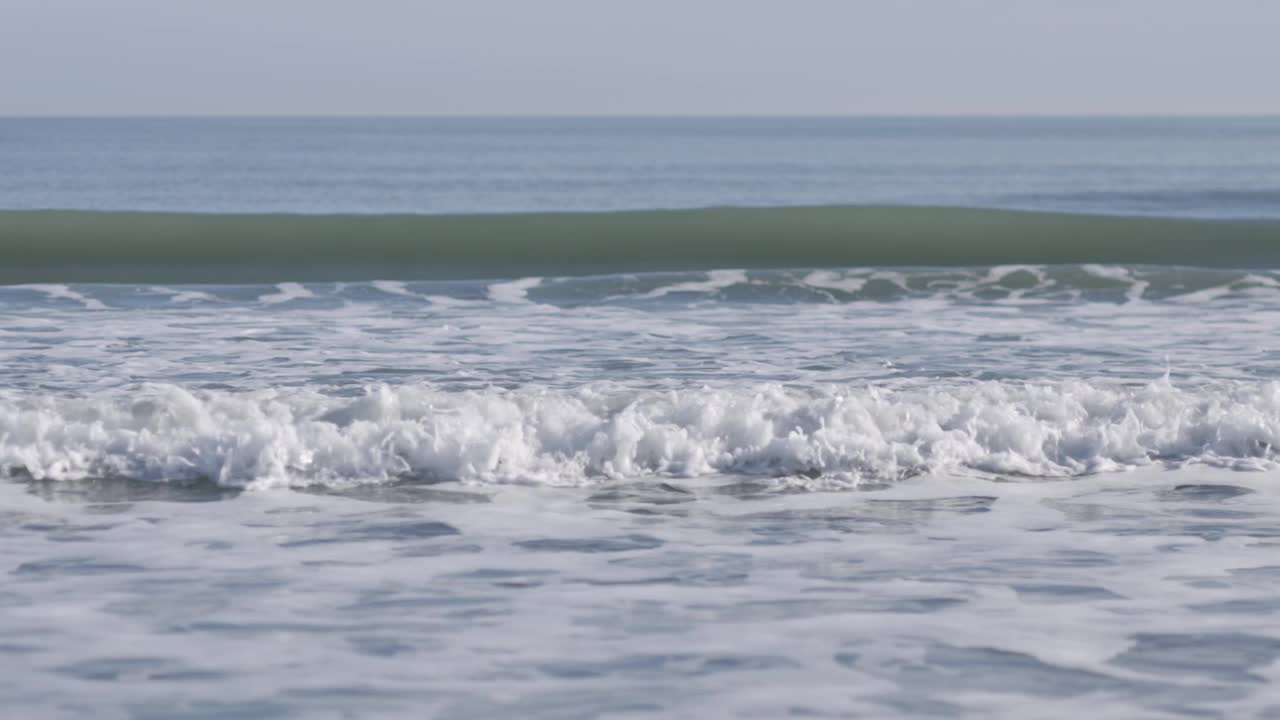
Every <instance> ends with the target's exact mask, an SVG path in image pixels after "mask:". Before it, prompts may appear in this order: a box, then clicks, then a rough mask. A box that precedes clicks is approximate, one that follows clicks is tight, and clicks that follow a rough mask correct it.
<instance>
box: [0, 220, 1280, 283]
mask: <svg viewBox="0 0 1280 720" xmlns="http://www.w3.org/2000/svg"><path fill="white" fill-rule="evenodd" d="M0 237H3V238H4V242H3V244H0V283H6V284H21V283H73V282H80V283H277V282H289V281H294V282H302V281H326V280H383V281H403V280H426V279H437V280H439V279H462V278H516V277H541V276H562V275H584V274H612V273H637V272H657V271H690V270H709V269H715V268H744V269H760V268H799V267H804V268H832V267H884V266H902V267H909V266H938V267H941V266H949V267H955V266H999V265H1009V264H1039V265H1056V264H1087V263H1094V264H1110V265H1117V264H1130V265H1132V264H1138V265H1183V266H1198V267H1237V268H1241V267H1248V268H1257V267H1280V222H1277V221H1267V220H1185V219H1181V220H1180V219H1162V218H1149V217H1120V216H1103V215H1076V214H1061V213H1045V212H1023V211H1013V210H983V209H965V208H928V207H859V206H832V207H807V208H805V207H799V208H797V207H785V208H709V209H701V210H646V211H634V212H608V213H544V214H537V213H534V214H498V215H202V214H181V213H140V212H83V211H63V210H51V211H0Z"/></svg>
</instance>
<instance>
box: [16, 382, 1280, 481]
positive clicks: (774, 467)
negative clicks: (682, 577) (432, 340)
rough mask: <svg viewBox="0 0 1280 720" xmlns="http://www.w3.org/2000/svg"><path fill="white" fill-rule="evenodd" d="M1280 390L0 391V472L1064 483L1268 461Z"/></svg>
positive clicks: (1256, 386)
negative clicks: (975, 477)
mask: <svg viewBox="0 0 1280 720" xmlns="http://www.w3.org/2000/svg"><path fill="white" fill-rule="evenodd" d="M1278 442H1280V384H1277V383H1273V382H1266V383H1235V384H1226V385H1217V386H1212V387H1200V388H1180V387H1176V386H1173V385H1171V384H1169V383H1168V382H1167V381H1159V382H1155V383H1152V384H1149V385H1147V386H1144V387H1128V386H1121V385H1104V384H1090V383H1086V382H1065V383H1043V384H1021V383H1010V382H988V383H980V384H970V385H964V384H960V385H956V386H951V387H936V386H935V387H921V388H916V389H896V390H890V389H881V388H876V387H854V386H827V387H821V388H809V389H795V388H788V387H783V386H777V385H767V386H760V387H757V388H753V389H743V388H736V389H714V388H694V389H686V390H679V391H656V390H624V389H618V388H611V387H583V388H579V389H577V390H571V391H557V390H549V389H533V388H525V389H520V390H513V391H506V390H497V389H495V390H487V391H469V392H446V391H441V390H437V389H434V388H432V387H430V386H416V385H408V386H399V387H392V386H387V385H378V386H372V387H369V388H367V390H366V392H365V394H364V395H363V396H361V397H357V398H340V397H333V396H329V395H325V394H322V393H319V392H315V391H312V390H283V389H272V390H265V391H257V392H228V391H191V390H187V389H184V388H182V387H179V386H176V385H162V384H157V385H147V386H143V387H141V388H139V389H137V390H136V392H131V393H130V394H128V395H127V396H126V395H120V396H117V397H94V398H66V397H55V396H32V395H19V394H15V393H13V392H9V393H8V394H5V395H3V396H0V467H2V468H4V472H6V473H8V474H9V475H11V476H23V477H30V478H35V479H40V480H51V481H57V480H75V479H84V478H94V477H128V478H134V479H144V480H155V481H166V480H190V479H210V480H213V481H216V482H218V483H220V484H223V485H227V486H233V487H244V486H276V485H286V486H288V485H310V484H329V485H332V484H345V483H357V482H385V481H389V480H397V479H403V478H406V477H407V478H417V479H424V480H432V481H440V480H460V481H464V482H469V483H499V482H518V483H535V484H553V485H584V484H593V483H597V482H601V481H610V480H627V479H641V478H646V477H668V478H689V477H699V476H714V475H724V474H734V475H750V476H760V477H774V478H788V479H791V480H794V481H799V482H801V483H802V484H803V483H806V482H808V483H811V484H813V485H814V486H815V487H816V486H821V487H833V486H855V485H857V484H859V483H865V482H874V483H880V482H891V481H895V480H898V479H901V478H904V477H909V476H914V475H920V474H932V473H961V474H974V473H980V474H994V475H1017V476H1029V477H1062V476H1075V475H1082V474H1089V473H1097V472H1108V471H1123V470H1126V469H1130V468H1136V467H1142V466H1149V465H1153V464H1162V463H1163V464H1169V465H1179V464H1185V463H1206V464H1211V465H1215V466H1222V467H1231V468H1239V469H1266V468H1273V467H1276V465H1277V462H1276V461H1277V454H1276V452H1275V450H1274V448H1275V447H1276V445H1277V443H1278Z"/></svg>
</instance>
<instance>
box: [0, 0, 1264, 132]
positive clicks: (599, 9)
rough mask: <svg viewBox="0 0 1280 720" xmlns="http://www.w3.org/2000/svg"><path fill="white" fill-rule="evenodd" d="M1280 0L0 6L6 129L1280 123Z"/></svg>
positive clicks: (259, 1) (117, 0)
mask: <svg viewBox="0 0 1280 720" xmlns="http://www.w3.org/2000/svg"><path fill="white" fill-rule="evenodd" d="M1278 33H1280V1H1277V0H787V1H782V0H457V1H446V0H0V114H2V115H31V114H725V113H728V114H736V113H744V114H832V113H834V114H885V113H888V114H897V113H925V114H936V113H957V114H968V113H1165V112H1171V113H1236V112H1242V113H1280V81H1278V80H1277V79H1276V74H1277V69H1280V40H1278V37H1280V35H1278Z"/></svg>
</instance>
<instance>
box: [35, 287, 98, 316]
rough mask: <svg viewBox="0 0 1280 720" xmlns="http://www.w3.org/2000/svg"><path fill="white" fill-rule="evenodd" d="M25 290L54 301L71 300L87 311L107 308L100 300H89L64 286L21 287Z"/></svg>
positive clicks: (89, 298) (87, 297)
mask: <svg viewBox="0 0 1280 720" xmlns="http://www.w3.org/2000/svg"><path fill="white" fill-rule="evenodd" d="M20 287H22V288H24V289H26V290H35V291H37V292H41V293H44V294H45V295H46V296H47V297H49V298H50V299H54V300H72V301H74V302H78V303H80V304H81V305H84V306H85V308H86V309H89V310H106V309H107V306H106V305H104V304H103V303H102V301H101V300H97V299H94V298H91V297H89V296H87V295H84V294H81V293H78V292H76V291H75V290H72V289H71V288H69V287H67V286H66V285H22V286H20Z"/></svg>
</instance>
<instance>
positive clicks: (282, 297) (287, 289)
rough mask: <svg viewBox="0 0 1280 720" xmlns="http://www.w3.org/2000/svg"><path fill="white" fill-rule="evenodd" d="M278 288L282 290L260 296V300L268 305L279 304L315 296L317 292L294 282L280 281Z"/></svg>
mask: <svg viewBox="0 0 1280 720" xmlns="http://www.w3.org/2000/svg"><path fill="white" fill-rule="evenodd" d="M276 289H277V290H279V291H280V292H278V293H271V294H269V295H263V296H261V297H259V298H258V301H259V302H262V303H265V304H267V305H278V304H280V303H283V302H289V301H290V300H300V299H302V298H309V297H315V293H313V292H311V291H310V290H308V289H307V288H305V287H303V286H302V285H300V284H298V283H294V282H286V283H280V284H279V285H276Z"/></svg>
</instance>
